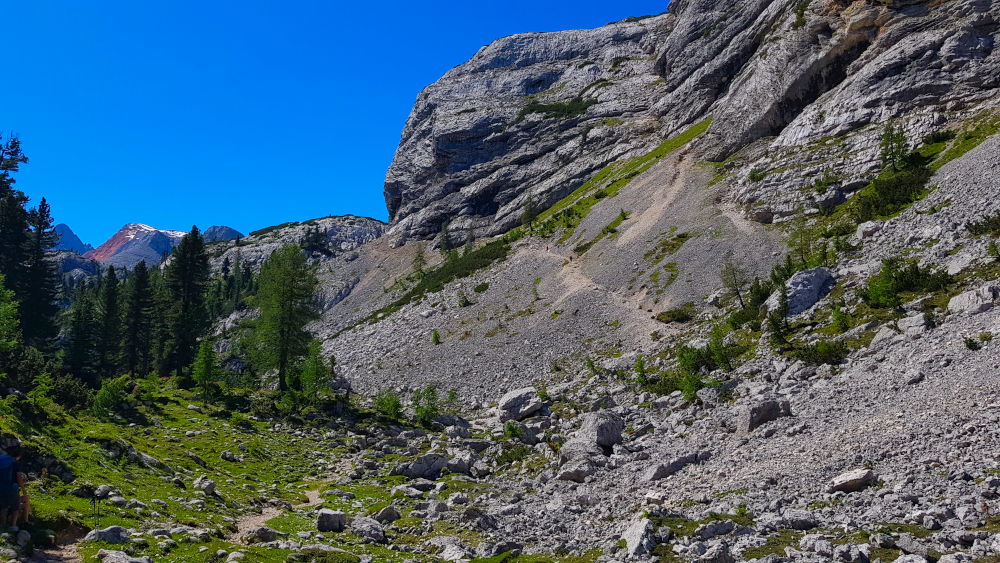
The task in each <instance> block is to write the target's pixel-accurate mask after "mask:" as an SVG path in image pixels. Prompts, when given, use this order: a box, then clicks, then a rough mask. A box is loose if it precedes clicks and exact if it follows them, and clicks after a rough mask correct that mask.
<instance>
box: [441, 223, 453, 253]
mask: <svg viewBox="0 0 1000 563" xmlns="http://www.w3.org/2000/svg"><path fill="white" fill-rule="evenodd" d="M438 247H439V248H440V249H441V254H444V255H445V256H447V255H448V252H449V251H450V250H451V232H450V231H449V230H448V220H447V219H445V221H444V223H441V240H440V242H439V243H438Z"/></svg>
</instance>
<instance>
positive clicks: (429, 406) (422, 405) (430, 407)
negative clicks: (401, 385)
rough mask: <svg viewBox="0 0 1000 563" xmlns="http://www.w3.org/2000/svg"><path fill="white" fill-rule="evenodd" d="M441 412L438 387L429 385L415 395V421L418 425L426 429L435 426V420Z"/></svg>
mask: <svg viewBox="0 0 1000 563" xmlns="http://www.w3.org/2000/svg"><path fill="white" fill-rule="evenodd" d="M440 412H441V407H440V405H438V390H437V387H434V386H433V385H428V386H427V387H425V388H424V389H422V390H420V391H417V392H416V393H414V394H413V419H414V420H415V421H416V422H417V424H419V425H421V426H423V427H425V428H429V427H431V426H433V424H434V419H435V418H437V416H438V414H440Z"/></svg>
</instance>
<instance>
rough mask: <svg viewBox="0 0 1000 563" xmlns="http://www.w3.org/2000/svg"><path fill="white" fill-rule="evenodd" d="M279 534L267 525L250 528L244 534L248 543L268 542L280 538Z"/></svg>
mask: <svg viewBox="0 0 1000 563" xmlns="http://www.w3.org/2000/svg"><path fill="white" fill-rule="evenodd" d="M278 535H279V534H278V532H277V531H275V530H272V529H271V528H268V527H266V526H261V527H259V528H254V529H253V530H250V532H249V533H247V534H246V536H244V539H245V540H246V541H247V542H248V543H267V542H272V541H274V540H276V539H278Z"/></svg>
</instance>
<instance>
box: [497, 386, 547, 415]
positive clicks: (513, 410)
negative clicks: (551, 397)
mask: <svg viewBox="0 0 1000 563" xmlns="http://www.w3.org/2000/svg"><path fill="white" fill-rule="evenodd" d="M544 406H545V403H543V402H542V399H541V397H539V396H538V391H537V390H536V389H535V388H534V387H524V388H521V389H515V390H513V391H511V392H509V393H507V394H506V395H504V396H503V397H500V402H499V403H497V414H498V415H499V416H500V421H501V422H506V421H508V420H524V419H526V418H528V417H529V416H531V415H533V414H535V413H536V412H538V411H540V410H541V409H542V407H544Z"/></svg>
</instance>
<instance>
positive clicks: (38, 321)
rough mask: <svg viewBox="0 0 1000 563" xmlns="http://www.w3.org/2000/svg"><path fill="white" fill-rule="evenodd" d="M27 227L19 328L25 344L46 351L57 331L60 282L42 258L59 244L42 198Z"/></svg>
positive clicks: (44, 258)
mask: <svg viewBox="0 0 1000 563" xmlns="http://www.w3.org/2000/svg"><path fill="white" fill-rule="evenodd" d="M28 225H29V231H28V241H27V247H26V248H27V251H26V253H25V254H26V256H25V265H24V272H23V275H24V278H23V280H24V290H23V291H22V301H21V319H22V323H21V328H22V331H23V334H24V341H25V343H26V344H28V345H30V346H34V347H36V348H39V349H47V348H48V347H49V346H50V344H51V343H52V341H53V340H54V339H55V337H56V335H57V334H58V332H59V330H58V327H57V326H56V315H57V314H58V313H59V304H58V303H57V302H56V299H57V298H58V295H59V283H60V280H59V274H58V273H57V271H56V265H55V263H54V262H52V261H51V260H48V259H47V258H46V255H47V254H48V252H49V250H50V249H51V248H52V247H54V246H55V245H56V243H58V242H59V235H57V234H56V232H55V229H53V228H52V216H51V214H50V209H49V204H48V202H46V201H45V198H42V201H41V202H40V203H39V204H38V207H36V208H34V209H32V210H31V211H30V212H29V213H28Z"/></svg>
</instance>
